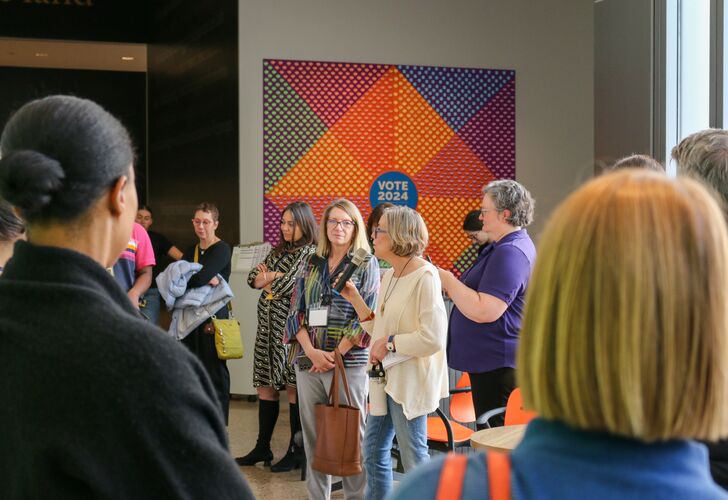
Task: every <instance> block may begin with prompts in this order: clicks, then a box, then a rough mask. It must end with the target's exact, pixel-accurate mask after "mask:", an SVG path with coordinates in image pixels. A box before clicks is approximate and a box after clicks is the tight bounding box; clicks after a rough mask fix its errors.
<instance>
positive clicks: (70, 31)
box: [0, 0, 170, 43]
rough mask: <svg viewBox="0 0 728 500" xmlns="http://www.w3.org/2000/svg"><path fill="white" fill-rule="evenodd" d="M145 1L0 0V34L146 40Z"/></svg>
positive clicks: (73, 38)
mask: <svg viewBox="0 0 728 500" xmlns="http://www.w3.org/2000/svg"><path fill="white" fill-rule="evenodd" d="M167 3H170V2H167ZM147 4H148V2H146V1H145V0H0V36H4V37H17V38H51V39H62V40H64V39H65V40H92V41H107V42H128V43H146V41H147V33H148V30H147V9H148V7H147Z"/></svg>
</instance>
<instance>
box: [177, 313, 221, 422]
mask: <svg viewBox="0 0 728 500" xmlns="http://www.w3.org/2000/svg"><path fill="white" fill-rule="evenodd" d="M202 328H203V326H202V325H201V326H198V327H197V328H195V330H194V331H193V332H192V333H190V334H189V335H187V336H186V337H185V338H183V339H182V343H183V344H184V345H186V346H187V348H188V349H189V350H190V351H192V352H193V353H194V354H195V355H196V356H197V358H198V359H199V360H200V361H201V362H202V366H204V367H205V370H207V374H208V375H209V376H210V380H212V385H213V387H214V388H215V392H216V393H217V399H218V401H219V402H220V409H221V411H222V415H223V417H224V418H225V424H226V425H227V423H228V411H229V409H230V372H229V371H228V367H227V364H226V363H225V360H223V359H220V358H218V357H217V351H216V350H215V335H212V334H209V333H205V332H204V331H202Z"/></svg>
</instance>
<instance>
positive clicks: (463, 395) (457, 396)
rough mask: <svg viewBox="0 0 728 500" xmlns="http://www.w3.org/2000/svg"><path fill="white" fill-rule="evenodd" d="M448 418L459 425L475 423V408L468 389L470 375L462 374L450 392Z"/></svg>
mask: <svg viewBox="0 0 728 500" xmlns="http://www.w3.org/2000/svg"><path fill="white" fill-rule="evenodd" d="M450 395H451V397H450V416H451V417H452V418H453V419H454V420H457V421H458V422H460V423H461V424H469V423H471V422H475V406H473V394H472V392H471V389H470V375H468V374H467V373H463V374H462V376H461V377H460V380H458V383H457V384H455V388H454V389H451V390H450Z"/></svg>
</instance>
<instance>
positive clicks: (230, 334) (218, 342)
mask: <svg viewBox="0 0 728 500" xmlns="http://www.w3.org/2000/svg"><path fill="white" fill-rule="evenodd" d="M228 306H229V304H228ZM212 326H213V328H214V329H215V350H216V351H217V357H218V358H220V359H240V358H242V357H243V340H242V338H241V337H240V323H239V322H238V320H237V319H235V318H234V317H233V315H232V308H231V309H230V319H217V318H216V317H215V316H213V317H212Z"/></svg>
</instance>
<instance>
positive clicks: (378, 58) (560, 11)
mask: <svg viewBox="0 0 728 500" xmlns="http://www.w3.org/2000/svg"><path fill="white" fill-rule="evenodd" d="M238 15H239V21H240V22H239V47H238V50H239V58H240V66H239V68H240V69H239V71H240V199H241V217H240V221H241V222H240V238H241V241H253V240H260V239H262V235H263V220H262V219H263V215H262V210H263V208H262V207H263V204H262V199H263V189H262V183H263V137H262V122H263V111H262V110H263V102H262V93H263V90H262V82H263V76H262V68H263V64H262V60H263V59H302V60H321V61H342V62H367V63H385V64H415V65H431V66H463V67H475V68H497V69H515V70H516V177H517V180H518V181H519V182H521V183H523V184H524V185H525V186H526V187H528V188H529V189H530V190H531V192H532V193H533V195H534V197H535V198H536V203H537V210H536V221H535V223H534V225H533V226H532V228H531V233H532V234H534V235H538V233H539V232H540V228H541V227H542V226H543V223H544V221H545V219H546V217H547V215H548V214H549V213H550V212H551V210H552V209H553V208H554V206H555V205H556V204H557V203H558V202H559V201H560V200H561V199H563V197H564V196H565V195H566V194H567V193H568V192H570V191H571V190H572V189H573V188H574V187H575V186H576V185H577V184H578V183H579V182H581V181H583V180H584V179H586V178H588V177H589V176H591V174H592V172H593V157H594V156H593V155H594V140H593V131H594V109H593V108H594V105H593V86H594V85H593V84H594V77H593V72H594V55H593V48H594V43H593V34H594V29H593V3H592V2H591V1H590V0H541V1H533V0H239V14H238ZM463 182H466V181H465V180H463Z"/></svg>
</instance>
